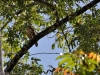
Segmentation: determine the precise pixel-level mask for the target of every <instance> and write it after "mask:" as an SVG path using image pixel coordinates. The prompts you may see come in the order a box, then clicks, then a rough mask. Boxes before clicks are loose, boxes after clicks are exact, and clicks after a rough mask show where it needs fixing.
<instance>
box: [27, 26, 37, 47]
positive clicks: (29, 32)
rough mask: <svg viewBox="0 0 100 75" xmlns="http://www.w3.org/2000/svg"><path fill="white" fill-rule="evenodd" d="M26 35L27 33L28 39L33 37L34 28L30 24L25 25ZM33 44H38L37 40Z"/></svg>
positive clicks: (34, 33)
mask: <svg viewBox="0 0 100 75" xmlns="http://www.w3.org/2000/svg"><path fill="white" fill-rule="evenodd" d="M26 35H27V37H28V38H29V39H32V38H34V36H35V35H36V32H35V29H34V28H33V27H32V26H31V25H28V26H27V28H26ZM35 46H36V47H37V46H38V43H37V42H36V43H35Z"/></svg>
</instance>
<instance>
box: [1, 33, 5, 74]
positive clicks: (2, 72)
mask: <svg viewBox="0 0 100 75" xmlns="http://www.w3.org/2000/svg"><path fill="white" fill-rule="evenodd" d="M1 37H2V36H1V31H0V75H5V74H4V71H3V64H2V43H1V42H2V40H1Z"/></svg>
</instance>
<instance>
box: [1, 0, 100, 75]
mask: <svg viewBox="0 0 100 75" xmlns="http://www.w3.org/2000/svg"><path fill="white" fill-rule="evenodd" d="M90 1H91V0H90ZM90 1H89V0H63V1H61V0H8V1H6V0H0V3H1V4H0V27H1V31H2V49H3V52H4V57H7V58H9V59H12V58H14V56H15V55H16V54H17V52H19V51H20V49H21V48H22V47H23V45H24V44H25V43H28V42H29V39H28V38H27V36H26V33H25V29H26V27H27V26H28V25H30V24H31V25H32V26H33V27H34V28H35V32H36V33H40V32H41V31H43V30H45V29H47V28H48V27H50V26H52V25H53V24H57V23H58V22H59V21H60V20H61V19H63V18H65V17H66V16H69V17H70V15H71V14H73V13H74V12H75V11H77V10H79V9H81V8H82V7H83V6H84V5H86V4H88V3H89V2H90ZM96 1H97V0H96ZM98 2H99V1H98ZM87 8H88V7H87ZM76 15H77V14H76ZM73 17H74V16H73ZM61 24H62V23H61ZM99 24H100V9H98V7H97V6H96V5H95V6H94V7H92V8H91V9H89V10H88V11H86V12H85V13H83V14H80V15H79V16H77V17H76V18H74V19H73V20H70V21H69V22H67V23H65V24H64V25H63V26H61V27H59V28H56V30H55V31H52V32H53V33H54V34H55V36H54V37H55V42H54V43H53V44H52V45H51V46H52V49H55V48H56V47H58V48H61V49H62V50H63V51H64V52H65V53H66V54H64V55H63V56H59V57H57V60H58V59H62V60H61V62H59V66H60V67H63V66H62V65H64V64H65V65H64V69H68V70H69V71H75V73H79V74H81V75H89V74H90V75H92V74H94V71H97V70H95V68H96V66H95V65H97V66H98V63H97V62H96V61H95V60H93V59H90V58H88V57H87V56H83V55H84V53H85V54H88V53H89V52H95V55H97V53H98V55H99V53H100V45H99V43H100V36H99V34H100V25H99ZM49 31H50V30H48V32H47V33H48V34H49ZM79 50H82V51H83V52H84V53H83V54H81V53H80V51H79ZM74 51H75V52H78V54H77V53H74ZM29 54H30V53H29V52H28V53H27V54H26V55H25V56H24V57H23V58H24V59H22V60H23V61H24V60H27V59H29V58H28V57H29ZM83 57H84V59H82V58H83ZM6 62H7V61H6ZM32 66H34V68H37V69H36V71H34V72H37V74H36V75H38V74H41V73H42V67H41V66H38V64H36V63H34V62H33V63H32V64H31V65H29V64H25V62H24V63H23V64H22V61H19V63H18V64H17V65H16V67H15V68H14V69H13V71H14V72H16V71H19V70H23V67H24V70H26V69H29V70H30V67H32ZM79 68H80V69H79ZM32 70H33V69H31V70H30V71H29V73H30V72H31V71H32ZM34 72H33V71H32V73H33V74H34ZM83 72H84V73H83Z"/></svg>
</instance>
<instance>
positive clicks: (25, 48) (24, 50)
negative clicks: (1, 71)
mask: <svg viewBox="0 0 100 75" xmlns="http://www.w3.org/2000/svg"><path fill="white" fill-rule="evenodd" d="M98 2H100V0H93V1H92V2H90V3H89V4H87V5H86V6H84V7H83V8H81V9H80V10H78V11H76V12H75V13H73V14H71V15H69V16H66V17H65V18H64V19H62V20H61V21H58V22H57V23H54V24H53V25H52V26H50V27H48V28H47V29H45V30H44V31H42V32H40V33H38V34H37V35H36V36H35V37H34V38H33V39H32V40H29V42H28V43H27V44H25V45H24V46H23V47H22V48H21V50H19V52H18V53H16V55H15V56H14V58H13V59H12V60H11V61H10V62H9V63H8V65H7V67H6V68H5V72H11V71H12V69H13V68H14V66H15V65H16V64H17V62H18V60H19V59H20V58H21V57H22V56H23V55H24V54H25V53H27V51H28V49H30V48H31V47H32V46H33V45H34V44H35V43H36V42H37V41H38V40H40V39H41V38H43V37H44V36H45V35H47V34H49V33H51V32H52V31H54V30H56V29H57V28H58V27H60V26H62V25H63V24H64V23H66V22H67V21H69V20H72V19H74V18H75V17H77V16H79V15H80V14H82V13H84V12H85V11H86V10H88V9H89V8H91V7H93V6H94V5H95V4H97V3H98Z"/></svg>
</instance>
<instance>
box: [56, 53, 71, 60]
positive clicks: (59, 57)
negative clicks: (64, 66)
mask: <svg viewBox="0 0 100 75" xmlns="http://www.w3.org/2000/svg"><path fill="white" fill-rule="evenodd" d="M70 56H71V54H69V53H66V54H64V55H60V56H58V57H57V58H56V60H59V59H62V58H67V57H70Z"/></svg>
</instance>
